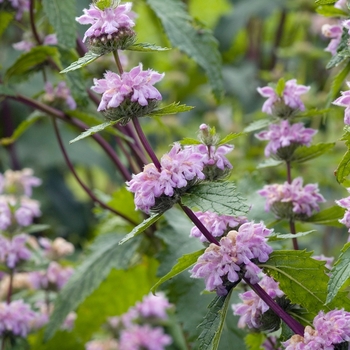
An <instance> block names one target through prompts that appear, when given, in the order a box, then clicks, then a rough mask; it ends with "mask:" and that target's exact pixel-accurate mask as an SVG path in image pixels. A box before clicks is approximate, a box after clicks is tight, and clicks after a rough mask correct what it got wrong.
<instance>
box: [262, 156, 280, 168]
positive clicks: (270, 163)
mask: <svg viewBox="0 0 350 350" xmlns="http://www.w3.org/2000/svg"><path fill="white" fill-rule="evenodd" d="M281 164H283V161H282V160H276V159H273V158H268V159H266V160H264V161H263V162H262V163H260V164H258V166H257V167H256V168H257V169H263V168H270V167H274V166H279V165H281Z"/></svg>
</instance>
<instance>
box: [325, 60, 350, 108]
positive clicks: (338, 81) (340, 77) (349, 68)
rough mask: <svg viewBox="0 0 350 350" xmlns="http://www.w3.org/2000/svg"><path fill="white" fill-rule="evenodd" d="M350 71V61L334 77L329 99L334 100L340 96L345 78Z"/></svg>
mask: <svg viewBox="0 0 350 350" xmlns="http://www.w3.org/2000/svg"><path fill="white" fill-rule="evenodd" d="M349 73H350V61H349V62H347V63H346V64H345V65H344V67H343V68H342V69H341V70H340V71H339V72H338V73H337V75H336V76H335V77H334V78H333V79H332V85H331V90H330V92H329V97H328V101H329V103H331V102H333V101H334V99H335V98H336V97H337V96H338V94H339V91H340V89H341V87H342V85H343V82H344V80H345V79H346V77H347V76H348V74H349Z"/></svg>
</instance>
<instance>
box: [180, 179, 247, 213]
mask: <svg viewBox="0 0 350 350" xmlns="http://www.w3.org/2000/svg"><path fill="white" fill-rule="evenodd" d="M181 202H182V204H184V205H186V206H188V207H191V208H193V207H198V208H199V209H200V210H201V211H203V212H205V211H211V212H215V213H217V214H219V215H231V216H240V215H245V214H247V212H248V211H249V207H248V206H247V205H246V204H245V202H244V199H243V198H242V197H241V196H240V195H239V194H238V193H237V191H236V186H235V184H234V183H233V182H228V181H223V182H212V183H202V184H199V185H195V186H193V187H191V188H190V189H189V190H188V191H187V192H186V193H185V194H184V195H183V196H181Z"/></svg>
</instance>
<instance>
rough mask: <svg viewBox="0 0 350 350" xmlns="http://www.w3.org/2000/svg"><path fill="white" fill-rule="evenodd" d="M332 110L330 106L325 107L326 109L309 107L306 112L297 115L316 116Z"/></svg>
mask: <svg viewBox="0 0 350 350" xmlns="http://www.w3.org/2000/svg"><path fill="white" fill-rule="evenodd" d="M330 111H331V109H330V108H325V109H317V108H313V109H308V110H307V111H305V112H302V113H299V114H298V116H297V117H298V118H306V117H315V116H320V115H323V114H325V113H328V112H330Z"/></svg>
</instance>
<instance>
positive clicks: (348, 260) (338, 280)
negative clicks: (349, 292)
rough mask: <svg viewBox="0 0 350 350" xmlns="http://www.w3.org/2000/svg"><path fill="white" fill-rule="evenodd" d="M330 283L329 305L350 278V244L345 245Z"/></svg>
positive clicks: (333, 270)
mask: <svg viewBox="0 0 350 350" xmlns="http://www.w3.org/2000/svg"><path fill="white" fill-rule="evenodd" d="M330 275H331V277H330V279H329V283H328V295H327V304H328V303H330V302H331V301H332V300H333V299H334V298H335V296H336V295H337V294H338V292H339V290H340V288H341V287H342V286H343V285H344V283H345V282H346V281H347V280H348V279H349V278H350V243H347V244H345V246H344V247H343V249H342V250H341V254H340V256H339V258H338V260H337V262H336V263H335V264H334V266H333V268H332V270H331V272H330Z"/></svg>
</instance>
